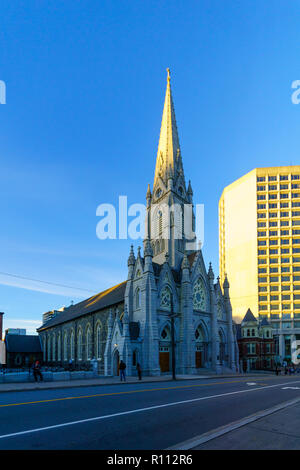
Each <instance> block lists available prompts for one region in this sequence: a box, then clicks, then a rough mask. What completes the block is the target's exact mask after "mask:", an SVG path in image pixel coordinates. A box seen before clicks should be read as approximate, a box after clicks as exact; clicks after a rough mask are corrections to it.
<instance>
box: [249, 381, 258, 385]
mask: <svg viewBox="0 0 300 470" xmlns="http://www.w3.org/2000/svg"><path fill="white" fill-rule="evenodd" d="M247 385H257V383H256V382H247Z"/></svg>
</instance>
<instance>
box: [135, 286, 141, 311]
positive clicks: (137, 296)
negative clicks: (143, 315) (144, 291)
mask: <svg viewBox="0 0 300 470" xmlns="http://www.w3.org/2000/svg"><path fill="white" fill-rule="evenodd" d="M135 308H141V289H140V288H139V287H138V288H137V290H136V291H135Z"/></svg>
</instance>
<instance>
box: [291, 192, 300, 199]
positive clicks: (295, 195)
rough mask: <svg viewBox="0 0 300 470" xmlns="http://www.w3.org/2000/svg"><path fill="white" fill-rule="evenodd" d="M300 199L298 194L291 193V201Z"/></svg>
mask: <svg viewBox="0 0 300 470" xmlns="http://www.w3.org/2000/svg"><path fill="white" fill-rule="evenodd" d="M298 197H300V193H292V199H297V198H298Z"/></svg>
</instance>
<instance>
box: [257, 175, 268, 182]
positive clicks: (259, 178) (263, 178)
mask: <svg viewBox="0 0 300 470" xmlns="http://www.w3.org/2000/svg"><path fill="white" fill-rule="evenodd" d="M256 181H257V182H258V183H259V182H261V181H266V178H265V176H258V177H257V179H256Z"/></svg>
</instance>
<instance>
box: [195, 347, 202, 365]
mask: <svg viewBox="0 0 300 470" xmlns="http://www.w3.org/2000/svg"><path fill="white" fill-rule="evenodd" d="M200 367H202V351H196V368H197V369H199V368H200Z"/></svg>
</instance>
